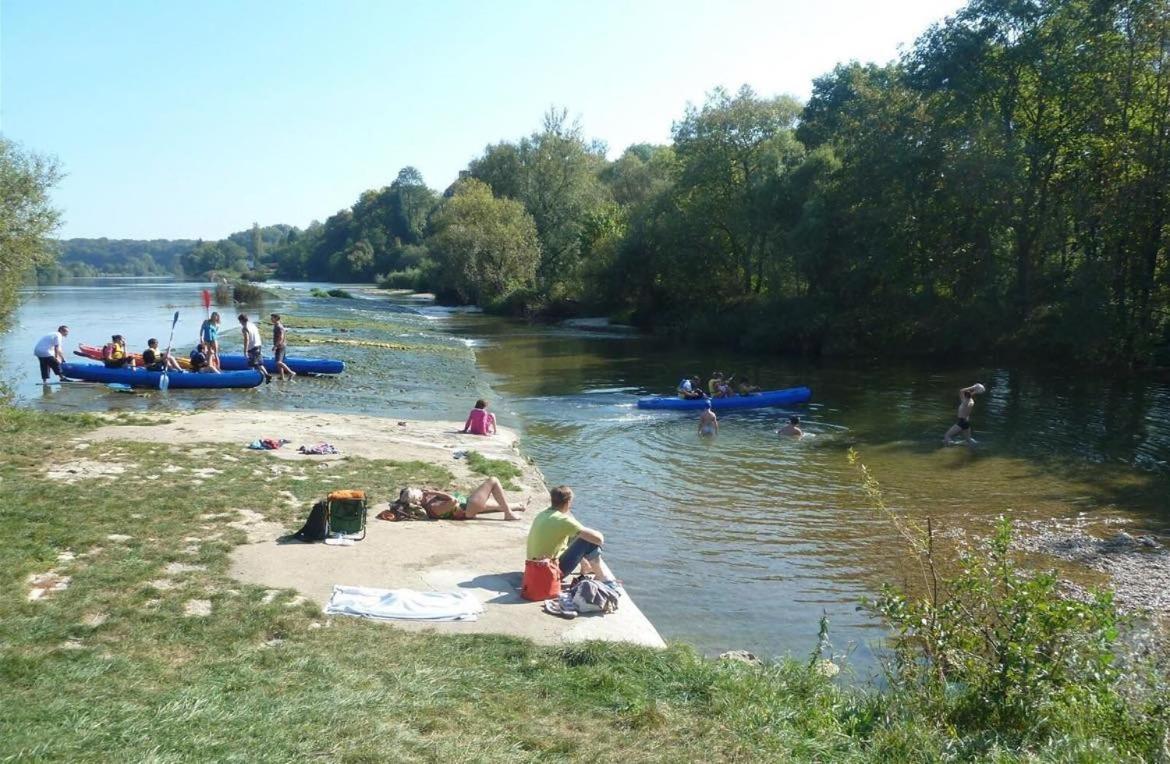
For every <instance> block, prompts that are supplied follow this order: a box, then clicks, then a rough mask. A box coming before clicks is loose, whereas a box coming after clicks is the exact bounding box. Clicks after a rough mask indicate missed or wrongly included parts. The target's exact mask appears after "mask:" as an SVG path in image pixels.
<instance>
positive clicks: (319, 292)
mask: <svg viewBox="0 0 1170 764" xmlns="http://www.w3.org/2000/svg"><path fill="white" fill-rule="evenodd" d="M309 294H310V295H312V296H313V297H344V298H346V299H352V298H353V295H352V294H350V293H349V292H347V291H345V290H344V289H329V290H325V289H318V288H317V287H313V288H312V289H310V290H309Z"/></svg>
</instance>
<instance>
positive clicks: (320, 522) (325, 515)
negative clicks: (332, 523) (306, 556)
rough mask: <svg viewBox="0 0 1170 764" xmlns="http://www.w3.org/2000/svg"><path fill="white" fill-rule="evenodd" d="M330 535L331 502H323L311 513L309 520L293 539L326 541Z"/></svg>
mask: <svg viewBox="0 0 1170 764" xmlns="http://www.w3.org/2000/svg"><path fill="white" fill-rule="evenodd" d="M328 535H329V502H327V501H325V500H323V499H322V500H321V501H319V502H317V503H316V504H314V505H313V508H312V509H311V510H310V511H309V519H308V520H306V521H305V524H304V525H302V526H301V529H300V530H299V531H297V532H296V533H294V534H293V538H296V539H300V540H301V541H324V540H325V537H326V536H328Z"/></svg>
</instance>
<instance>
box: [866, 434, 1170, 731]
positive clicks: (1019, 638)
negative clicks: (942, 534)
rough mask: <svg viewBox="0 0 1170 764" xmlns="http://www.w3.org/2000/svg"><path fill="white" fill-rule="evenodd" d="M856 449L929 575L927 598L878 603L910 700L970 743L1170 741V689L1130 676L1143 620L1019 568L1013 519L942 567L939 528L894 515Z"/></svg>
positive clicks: (894, 670)
mask: <svg viewBox="0 0 1170 764" xmlns="http://www.w3.org/2000/svg"><path fill="white" fill-rule="evenodd" d="M849 456H850V461H851V462H852V463H853V464H855V465H857V466H859V469H860V471H861V474H862V480H863V487H864V489H865V491H866V492H867V494H868V495H869V496H870V498H871V500H873V501H874V503H875V505H876V506H877V507H878V509H879V510H880V511H882V512H883V513H885V514H886V515H887V517H888V518H890V519H891V520H892V521H893V522H894V524H895V527H896V528H897V529H898V530H899V532H900V533H901V534H902V535H903V537H904V538H906V539H907V541H908V542H909V543H910V548H911V552H912V554H913V555H914V557H915V558H916V561H917V562H918V564H919V567H920V570H921V572H922V592H921V593H920V594H918V595H916V596H915V595H911V594H908V593H906V592H903V591H899V590H898V589H896V588H894V587H892V586H889V585H886V586H885V587H883V590H882V593H881V595H880V596H879V597H878V598H877V599H876V600H874V601H872V602H869V603H868V606H869V607H870V609H872V610H873V611H874V612H876V613H877V614H878V615H880V616H881V617H882V619H883V620H884V621H885V622H886V623H887V624H888V625H889V626H890V627H891V629H892V630H893V632H894V637H893V638H892V640H891V646H892V648H893V660H892V662H891V664H890V665H889V678H890V680H891V684H892V685H893V688H894V695H893V697H894V699H896V700H897V702H898V704H899V705H902V706H903V707H904V708H906V709H907V710H912V712H913V713H914V714H915V715H919V716H921V717H923V718H925V719H929V720H931V721H932V722H933V723H934V724H937V725H939V726H941V727H943V728H950V729H954V730H955V731H956V733H957V735H958V737H959V738H960V739H962V740H968V741H973V740H980V739H984V740H993V741H995V743H996V744H997V745H1003V746H1006V747H1008V748H1016V747H1021V746H1022V747H1031V746H1035V745H1038V744H1042V743H1046V742H1050V741H1052V740H1053V739H1059V738H1060V737H1061V736H1062V735H1069V734H1070V733H1071V732H1072V731H1073V730H1076V731H1078V732H1081V733H1082V734H1085V735H1086V736H1090V737H1097V736H1100V737H1101V738H1103V739H1106V740H1109V741H1111V742H1112V743H1113V744H1115V745H1116V746H1117V748H1118V749H1119V750H1128V751H1131V752H1134V753H1137V752H1144V753H1147V754H1154V753H1155V752H1157V751H1159V750H1160V749H1161V748H1162V746H1163V738H1164V736H1165V735H1166V731H1167V724H1168V722H1170V713H1168V708H1167V706H1166V703H1165V700H1166V685H1165V683H1162V684H1160V685H1156V686H1152V687H1146V688H1143V689H1144V691H1143V692H1139V693H1138V694H1137V695H1135V694H1134V693H1133V692H1130V691H1129V690H1132V689H1134V688H1135V685H1134V684H1133V683H1132V682H1127V681H1126V680H1125V678H1124V676H1123V674H1122V671H1121V667H1122V661H1121V655H1122V643H1121V641H1120V637H1121V636H1122V633H1123V629H1125V628H1127V627H1131V626H1132V625H1133V624H1132V621H1131V620H1130V619H1126V618H1123V617H1122V616H1121V615H1119V613H1118V611H1117V609H1116V608H1115V607H1114V604H1113V598H1112V595H1111V594H1110V593H1108V592H1098V593H1095V594H1094V595H1093V596H1092V597H1091V599H1088V600H1087V601H1080V600H1074V599H1070V598H1068V597H1066V596H1063V595H1062V593H1061V591H1060V581H1059V579H1058V578H1057V577H1056V575H1055V574H1054V573H1052V572H1050V571H1041V572H1035V571H1026V570H1023V569H1021V568H1019V567H1018V566H1017V564H1016V563H1015V561H1014V559H1013V556H1012V552H1011V540H1012V525H1011V522H1010V521H1009V520H1007V519H1005V518H1003V517H1000V518H999V521H998V523H997V526H996V531H995V534H994V536H992V537H991V538H990V539H986V540H983V541H982V542H980V544H979V546H978V547H977V548H976V549H974V550H971V549H963V550H961V551H960V553H959V557H958V561H957V571H956V572H954V573H951V574H944V573H940V572H939V570H938V566H937V561H936V557H935V553H934V543H933V533H932V529H931V528H930V526H929V525H928V527H927V528H926V530H925V531H923V530H922V529H921V528H919V527H917V526H915V525H914V524H913V523H911V522H909V521H907V520H906V519H905V518H901V517H898V516H896V515H894V513H893V512H891V511H890V510H889V509H888V508H887V507H886V506H885V503H884V501H883V500H882V497H881V492H880V487H879V486H878V483H877V481H876V480H874V478H873V477H872V476H871V475H870V474H869V472H868V470H867V469H866V468H865V466H864V465H861V464H860V462H859V461H858V458H857V455H856V453H854V452H852V451H851V452H850V455H849ZM1144 665H1146V666H1154V667H1155V668H1157V666H1156V665H1155V664H1151V663H1150V662H1148V661H1146V662H1145V663H1144ZM1167 753H1170V751H1168V752H1167Z"/></svg>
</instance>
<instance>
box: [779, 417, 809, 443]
mask: <svg viewBox="0 0 1170 764" xmlns="http://www.w3.org/2000/svg"><path fill="white" fill-rule="evenodd" d="M776 434H777V435H779V436H780V437H782V438H803V437H804V430H802V429H800V417H798V416H795V415H793V416H790V417H788V424H786V425H784V426H783V427H781V428H780V429H779V430H777V431H776Z"/></svg>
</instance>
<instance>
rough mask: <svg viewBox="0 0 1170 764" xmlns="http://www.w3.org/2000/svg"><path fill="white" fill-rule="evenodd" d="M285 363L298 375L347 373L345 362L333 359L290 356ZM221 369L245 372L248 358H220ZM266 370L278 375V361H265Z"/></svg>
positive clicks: (269, 359) (229, 355)
mask: <svg viewBox="0 0 1170 764" xmlns="http://www.w3.org/2000/svg"><path fill="white" fill-rule="evenodd" d="M284 362H285V363H286V364H287V365H288V367H289V368H290V369H292V370H293V371H294V372H296V373H297V374H340V373H341V372H343V371H345V361H335V360H333V359H332V358H296V357H294V356H289V357H288V358H285V359H284ZM219 368H221V369H223V370H224V371H243V370H244V369H247V368H248V357H247V356H243V355H236V354H232V353H228V354H225V355H221V356H220V357H219ZM264 368H265V369H268V371H270V372H271V373H273V374H276V373H277V371H276V361H274V360H272V358H271V357H268V358H265V359H264Z"/></svg>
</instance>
